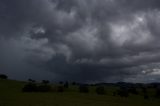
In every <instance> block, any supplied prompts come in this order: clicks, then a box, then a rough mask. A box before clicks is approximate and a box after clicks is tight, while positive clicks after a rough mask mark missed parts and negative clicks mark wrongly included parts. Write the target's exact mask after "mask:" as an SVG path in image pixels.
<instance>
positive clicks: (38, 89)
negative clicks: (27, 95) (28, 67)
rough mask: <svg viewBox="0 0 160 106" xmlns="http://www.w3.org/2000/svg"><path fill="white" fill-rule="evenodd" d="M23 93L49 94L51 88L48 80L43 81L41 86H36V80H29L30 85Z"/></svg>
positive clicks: (25, 87) (28, 84)
mask: <svg viewBox="0 0 160 106" xmlns="http://www.w3.org/2000/svg"><path fill="white" fill-rule="evenodd" d="M22 91H23V92H49V91H51V86H50V85H49V81H48V80H42V82H41V84H39V85H38V84H36V81H35V80H32V79H29V80H28V83H27V84H26V85H25V86H24V87H23V89H22Z"/></svg>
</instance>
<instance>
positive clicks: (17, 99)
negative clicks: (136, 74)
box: [0, 80, 160, 106]
mask: <svg viewBox="0 0 160 106" xmlns="http://www.w3.org/2000/svg"><path fill="white" fill-rule="evenodd" d="M24 84H25V83H24V82H18V81H11V80H0V106H160V99H149V100H144V99H143V97H142V96H134V95H132V96H130V97H128V98H121V97H119V96H112V95H110V94H109V92H108V94H107V95H97V94H95V93H93V92H91V93H88V94H82V93H79V92H78V91H75V90H76V89H74V88H73V87H71V88H70V89H73V90H68V91H66V92H63V93H57V92H50V93H23V92H21V88H22V87H23V86H24ZM110 90H113V88H109V91H110Z"/></svg>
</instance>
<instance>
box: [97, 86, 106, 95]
mask: <svg viewBox="0 0 160 106" xmlns="http://www.w3.org/2000/svg"><path fill="white" fill-rule="evenodd" d="M96 93H97V94H99V95H104V94H105V93H106V92H105V88H104V87H103V86H98V87H97V88H96Z"/></svg>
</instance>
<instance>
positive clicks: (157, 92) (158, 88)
mask: <svg viewBox="0 0 160 106" xmlns="http://www.w3.org/2000/svg"><path fill="white" fill-rule="evenodd" d="M155 97H156V98H160V87H157V88H156V94H155Z"/></svg>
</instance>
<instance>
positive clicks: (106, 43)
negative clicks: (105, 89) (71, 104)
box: [0, 0, 160, 82]
mask: <svg viewBox="0 0 160 106" xmlns="http://www.w3.org/2000/svg"><path fill="white" fill-rule="evenodd" d="M0 73H4V74H7V75H8V76H9V77H10V78H12V79H18V80H26V79H28V78H33V79H36V80H41V79H48V80H52V81H60V80H62V81H63V80H64V81H65V80H68V81H79V82H118V81H127V82H156V81H159V82H160V0H0Z"/></svg>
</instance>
